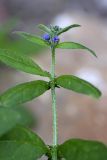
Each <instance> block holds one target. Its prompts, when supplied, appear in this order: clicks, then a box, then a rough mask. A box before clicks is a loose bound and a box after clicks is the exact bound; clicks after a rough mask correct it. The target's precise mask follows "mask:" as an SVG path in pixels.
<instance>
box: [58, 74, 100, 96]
mask: <svg viewBox="0 0 107 160" xmlns="http://www.w3.org/2000/svg"><path fill="white" fill-rule="evenodd" d="M56 84H57V85H59V86H61V87H63V88H66V89H69V90H72V91H75V92H78V93H82V94H86V95H90V96H93V97H95V98H99V97H100V96H101V92H100V91H99V90H98V89H97V88H96V87H95V86H93V85H92V84H91V83H89V82H87V81H85V80H83V79H80V78H78V77H76V76H73V75H62V76H60V77H58V78H57V79H56Z"/></svg>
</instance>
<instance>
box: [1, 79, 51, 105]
mask: <svg viewBox="0 0 107 160" xmlns="http://www.w3.org/2000/svg"><path fill="white" fill-rule="evenodd" d="M48 89H49V85H48V82H45V81H42V80H37V81H32V82H27V83H23V84H19V85H17V86H15V87H13V88H10V89H8V90H7V91H6V92H4V93H3V94H2V95H1V96H0V105H1V106H6V107H9V106H13V105H16V104H22V103H24V102H27V101H30V100H32V99H34V98H36V97H38V96H40V95H41V94H43V93H44V92H45V91H47V90H48Z"/></svg>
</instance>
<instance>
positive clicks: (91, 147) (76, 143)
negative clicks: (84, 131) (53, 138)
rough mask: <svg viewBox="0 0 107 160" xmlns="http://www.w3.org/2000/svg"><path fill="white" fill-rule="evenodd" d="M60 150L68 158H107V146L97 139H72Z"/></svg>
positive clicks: (69, 159)
mask: <svg viewBox="0 0 107 160" xmlns="http://www.w3.org/2000/svg"><path fill="white" fill-rule="evenodd" d="M58 150H59V154H61V155H62V157H63V158H65V159H66V160H107V146H105V145H104V144H103V143H101V142H97V141H89V140H80V139H71V140H68V141H66V142H65V143H63V144H61V145H60V146H59V147H58Z"/></svg>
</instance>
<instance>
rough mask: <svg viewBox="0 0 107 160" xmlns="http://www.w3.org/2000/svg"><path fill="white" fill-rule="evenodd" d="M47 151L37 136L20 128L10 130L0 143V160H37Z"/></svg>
mask: <svg viewBox="0 0 107 160" xmlns="http://www.w3.org/2000/svg"><path fill="white" fill-rule="evenodd" d="M47 150H48V149H47V147H46V145H45V144H44V142H43V141H42V139H41V138H40V137H39V136H38V135H36V134H34V133H33V132H32V131H30V130H29V129H26V128H24V127H21V126H17V127H16V128H14V129H13V130H11V131H10V132H9V133H7V134H6V135H4V136H3V137H2V139H1V141H0V159H1V160H37V159H38V158H40V157H41V156H42V155H44V154H46V152H47Z"/></svg>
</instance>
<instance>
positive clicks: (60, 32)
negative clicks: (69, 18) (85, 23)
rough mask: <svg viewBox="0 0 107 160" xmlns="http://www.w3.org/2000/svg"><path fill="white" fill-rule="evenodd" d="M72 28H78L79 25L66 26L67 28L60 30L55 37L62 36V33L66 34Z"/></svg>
mask: <svg viewBox="0 0 107 160" xmlns="http://www.w3.org/2000/svg"><path fill="white" fill-rule="evenodd" d="M74 27H80V25H79V24H73V25H70V26H67V27H65V28H62V29H61V30H60V31H59V32H58V33H57V35H60V34H62V33H64V32H67V31H68V30H70V29H71V28H74Z"/></svg>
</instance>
